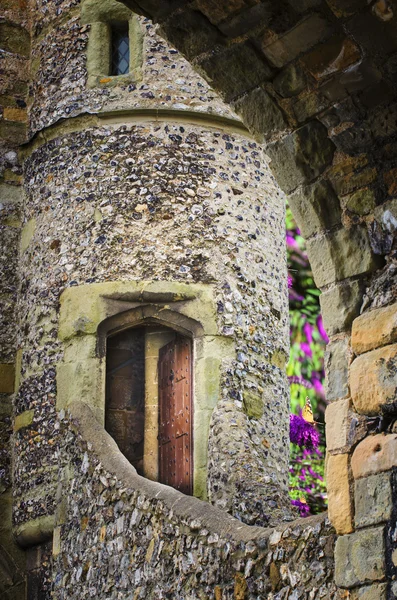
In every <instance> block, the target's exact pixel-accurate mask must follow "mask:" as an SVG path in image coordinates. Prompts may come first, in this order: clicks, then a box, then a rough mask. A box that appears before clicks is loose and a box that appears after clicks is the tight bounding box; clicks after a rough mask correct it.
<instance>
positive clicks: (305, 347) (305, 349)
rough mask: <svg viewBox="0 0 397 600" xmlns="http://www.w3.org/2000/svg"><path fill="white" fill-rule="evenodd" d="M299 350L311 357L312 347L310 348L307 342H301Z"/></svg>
mask: <svg viewBox="0 0 397 600" xmlns="http://www.w3.org/2000/svg"><path fill="white" fill-rule="evenodd" d="M301 350H302V351H303V353H304V354H305V355H306V356H308V357H309V358H313V352H312V349H311V348H310V346H309V344H307V343H306V342H301Z"/></svg>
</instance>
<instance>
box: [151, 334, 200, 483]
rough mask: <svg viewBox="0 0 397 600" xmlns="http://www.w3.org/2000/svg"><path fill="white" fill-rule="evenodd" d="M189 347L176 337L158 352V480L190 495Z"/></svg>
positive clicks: (182, 339) (191, 465)
mask: <svg viewBox="0 0 397 600" xmlns="http://www.w3.org/2000/svg"><path fill="white" fill-rule="evenodd" d="M191 348H192V345H191V341H190V339H189V338H186V337H183V336H180V335H176V336H175V339H174V340H173V341H172V342H170V343H169V344H167V345H166V346H164V347H163V348H161V349H160V353H159V481H160V482H161V483H165V484H166V485H170V486H171V487H173V488H175V489H177V490H179V491H181V492H183V493H184V494H192V493H193V464H192V463H193V461H192V455H193V452H192V451H193V444H192V415H193V411H192V349H191Z"/></svg>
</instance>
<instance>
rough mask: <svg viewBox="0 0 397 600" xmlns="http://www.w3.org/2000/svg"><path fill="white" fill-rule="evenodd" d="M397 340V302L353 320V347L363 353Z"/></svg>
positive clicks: (356, 351)
mask: <svg viewBox="0 0 397 600" xmlns="http://www.w3.org/2000/svg"><path fill="white" fill-rule="evenodd" d="M396 341H397V303H396V304H391V305H390V306H385V307H383V308H378V309H375V310H371V311H370V312H367V313H364V314H363V315H360V316H359V317H357V319H355V320H354V321H353V329H352V348H353V352H354V353H355V354H362V353H363V352H368V351H369V350H373V349H374V348H379V347H380V346H386V345H387V344H392V343H393V342H396Z"/></svg>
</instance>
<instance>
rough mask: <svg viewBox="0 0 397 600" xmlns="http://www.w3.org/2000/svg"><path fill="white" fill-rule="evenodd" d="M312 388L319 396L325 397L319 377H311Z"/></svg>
mask: <svg viewBox="0 0 397 600" xmlns="http://www.w3.org/2000/svg"><path fill="white" fill-rule="evenodd" d="M313 388H314V389H315V390H316V392H317V394H318V396H320V398H323V399H325V392H324V386H323V384H322V383H321V381H320V380H319V379H315V378H313Z"/></svg>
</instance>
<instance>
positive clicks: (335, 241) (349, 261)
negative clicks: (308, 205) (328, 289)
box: [307, 227, 376, 288]
mask: <svg viewBox="0 0 397 600" xmlns="http://www.w3.org/2000/svg"><path fill="white" fill-rule="evenodd" d="M307 252H308V255H309V260H310V263H311V266H312V270H313V275H314V280H315V282H316V285H317V286H318V287H320V288H321V287H322V286H325V285H328V284H330V283H333V282H334V281H341V280H342V279H346V278H347V277H352V276H353V275H361V274H362V273H368V272H370V271H372V270H373V269H374V268H375V266H376V263H375V260H374V257H373V255H372V251H371V246H370V243H369V237H368V233H367V231H366V229H365V228H362V227H357V228H352V229H349V230H347V229H339V231H336V232H335V233H331V234H328V235H323V236H318V237H316V238H314V239H312V240H309V241H308V243H307Z"/></svg>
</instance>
